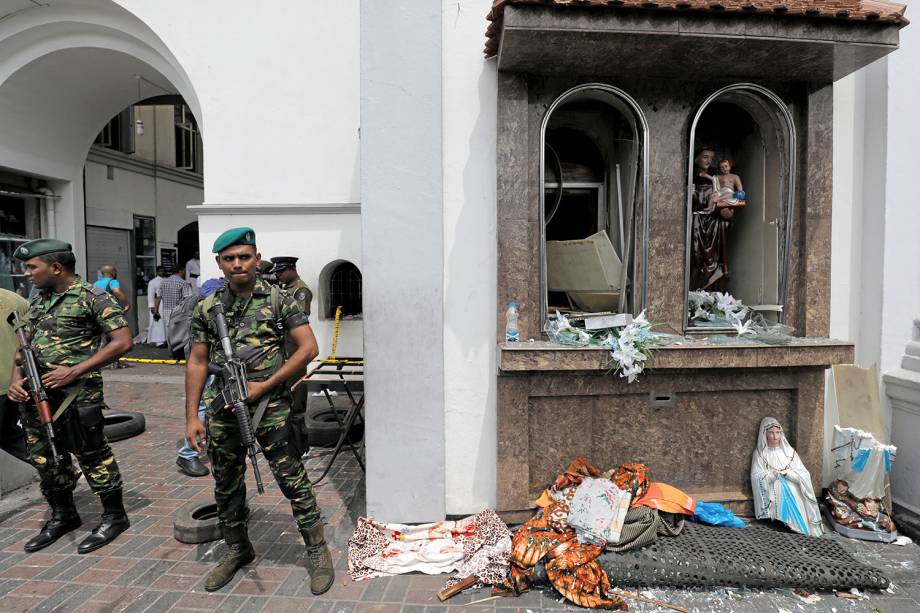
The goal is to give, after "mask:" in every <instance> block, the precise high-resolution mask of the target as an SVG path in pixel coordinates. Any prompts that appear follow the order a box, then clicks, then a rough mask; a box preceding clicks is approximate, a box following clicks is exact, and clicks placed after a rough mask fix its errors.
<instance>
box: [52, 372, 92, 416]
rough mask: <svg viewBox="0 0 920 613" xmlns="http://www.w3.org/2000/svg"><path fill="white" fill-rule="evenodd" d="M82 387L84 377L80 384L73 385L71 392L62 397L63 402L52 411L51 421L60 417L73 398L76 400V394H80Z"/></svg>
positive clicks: (84, 382) (84, 384) (84, 381)
mask: <svg viewBox="0 0 920 613" xmlns="http://www.w3.org/2000/svg"><path fill="white" fill-rule="evenodd" d="M84 387H86V379H81V380H80V384H79V385H77V387H75V388H74V389H73V391H72V392H70V393H69V394H67V397H66V398H64V402H62V403H61V406H59V407H58V409H57V411H55V412H54V415H53V416H52V417H51V421H52V422H55V421H57V420H58V417H60V416H61V415H62V414H63V413H64V411H66V410H67V407H69V406H70V405H71V404H72V403H73V401H74V400H76V398H77V396H78V395H79V394H80V392H82V391H83V388H84Z"/></svg>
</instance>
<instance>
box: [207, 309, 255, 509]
mask: <svg viewBox="0 0 920 613" xmlns="http://www.w3.org/2000/svg"><path fill="white" fill-rule="evenodd" d="M210 311H211V313H213V314H214V325H215V326H216V327H217V335H218V336H220V346H221V349H223V351H224V365H223V368H221V370H220V376H221V379H222V390H221V393H220V395H219V396H218V397H217V401H218V402H222V403H223V405H222V406H228V405H229V406H232V407H233V412H234V413H236V421H237V423H238V424H239V427H240V440H241V441H242V443H243V447H246V448H247V453H248V454H249V461H250V462H251V463H252V474H253V476H254V477H255V478H256V486H257V487H258V489H259V493H260V494H264V493H265V487H264V486H263V485H262V475H261V474H260V473H259V463H258V460H257V459H256V452H257V451H258V448H257V447H256V436H255V432H253V429H252V418H251V417H250V416H249V406H248V405H247V404H246V399H247V398H248V397H249V389H248V384H247V381H246V367H245V366H244V365H243V362H242V360H240V359H239V358H238V357H237V355H236V352H235V351H234V350H233V343H232V342H231V341H230V333H229V332H228V330H227V317H226V315H224V305H222V304H221V303H220V301H219V300H215V301H214V304H213V305H212V306H211V309H210Z"/></svg>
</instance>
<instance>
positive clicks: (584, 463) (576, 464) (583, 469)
mask: <svg viewBox="0 0 920 613" xmlns="http://www.w3.org/2000/svg"><path fill="white" fill-rule="evenodd" d="M600 474H601V471H599V470H598V469H597V468H595V467H594V466H593V465H592V464H591V463H590V462H588V460H586V459H584V458H583V457H581V456H579V457H577V458H575V459H574V460H572V461H571V462H569V465H568V467H567V468H566V469H565V472H564V473H562V474H561V475H559V476H557V477H556V480H555V481H554V482H553V490H554V491H557V492H558V491H559V490H563V489H565V488H567V487H568V486H570V485H580V484H581V481H582V479H584V478H585V477H597V476H598V475H600Z"/></svg>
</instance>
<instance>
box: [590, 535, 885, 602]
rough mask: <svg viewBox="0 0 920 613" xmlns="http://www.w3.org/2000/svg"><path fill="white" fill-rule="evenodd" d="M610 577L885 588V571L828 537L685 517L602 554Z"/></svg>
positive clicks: (643, 581) (649, 582) (682, 583)
mask: <svg viewBox="0 0 920 613" xmlns="http://www.w3.org/2000/svg"><path fill="white" fill-rule="evenodd" d="M598 562H600V564H601V566H603V567H604V569H605V570H606V571H607V575H608V576H609V577H610V582H611V583H612V584H613V585H617V586H620V585H622V586H627V585H628V586H643V587H655V586H657V587H666V586H667V587H712V586H734V587H743V586H746V587H790V588H808V589H813V590H818V589H822V590H834V589H849V588H854V587H855V588H859V589H868V588H872V589H885V588H887V587H888V579H887V578H885V576H884V575H882V573H881V572H879V571H877V570H875V569H874V568H872V567H870V566H866V565H865V564H862V563H860V562H858V561H856V560H855V559H854V558H853V557H852V556H850V555H849V554H848V553H847V552H846V551H845V550H844V549H843V548H842V547H841V546H840V545H839V544H838V543H836V542H834V540H832V539H829V538H819V537H809V536H802V535H800V534H793V533H789V532H779V531H776V530H774V529H772V528H769V527H766V526H760V525H756V524H754V525H750V526H748V527H746V528H724V527H714V526H704V525H700V524H695V523H692V522H686V524H685V526H684V530H683V531H682V532H681V533H680V534H679V535H678V536H674V537H658V539H657V540H656V541H655V542H654V543H652V544H651V545H647V546H646V547H643V548H642V549H638V550H634V551H628V552H624V553H612V552H606V553H604V554H602V555H601V556H600V558H598Z"/></svg>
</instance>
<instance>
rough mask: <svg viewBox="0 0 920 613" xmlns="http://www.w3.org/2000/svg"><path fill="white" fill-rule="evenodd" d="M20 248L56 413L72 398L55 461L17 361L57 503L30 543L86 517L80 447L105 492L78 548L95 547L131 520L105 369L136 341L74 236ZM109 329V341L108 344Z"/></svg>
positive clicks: (42, 542)
mask: <svg viewBox="0 0 920 613" xmlns="http://www.w3.org/2000/svg"><path fill="white" fill-rule="evenodd" d="M13 255H14V257H16V258H17V259H19V260H22V261H24V262H25V268H26V276H28V277H30V278H31V280H32V283H33V284H34V285H35V287H37V288H38V289H39V290H41V291H40V292H39V293H38V294H37V295H36V296H35V297H34V298H33V299H32V301H31V303H30V304H29V312H28V319H27V321H28V328H29V332H31V334H32V347H33V349H34V350H35V356H36V359H37V361H38V366H39V370H40V371H41V372H42V383H43V384H44V386H45V388H46V389H47V390H48V393H49V396H50V397H51V404H52V407H53V409H54V412H55V413H57V412H59V411H60V407H61V406H62V405H65V404H66V405H67V406H66V408H65V409H64V411H63V413H61V415H60V417H59V418H58V419H57V420H56V421H55V422H54V430H55V444H56V445H57V449H58V451H59V452H61V453H62V456H63V457H62V458H61V461H59V462H57V463H54V462H53V461H52V458H51V450H50V445H49V444H48V441H47V439H46V438H45V433H44V430H43V428H42V427H41V424H40V422H39V419H38V412H37V410H36V408H35V407H34V406H33V405H32V404H31V403H29V400H30V399H29V395H28V391H27V390H26V387H25V381H24V380H23V374H22V373H21V372H20V370H19V369H18V368H13V372H12V380H11V381H10V389H9V398H10V399H11V400H13V401H15V402H21V403H23V404H22V410H21V417H22V424H23V427H24V429H25V433H26V443H27V444H28V446H29V453H30V455H31V460H32V464H33V465H34V466H35V468H36V469H38V473H39V475H40V476H41V489H42V493H43V494H44V495H45V498H47V499H48V503H49V504H50V505H51V519H50V520H48V522H46V523H45V525H44V527H43V528H42V529H41V531H40V532H39V533H38V534H37V535H36V536H34V537H33V538H32V539H30V540H29V541H28V542H27V543H26V544H25V550H26V551H27V552H30V553H31V552H33V551H38V550H39V549H43V548H45V547H47V546H48V545H50V544H51V543H53V542H55V541H56V540H58V539H59V538H60V537H61V536H63V535H64V534H66V533H68V532H70V531H72V530H75V529H77V528H78V527H80V525H81V523H82V521H81V519H80V516H79V515H78V514H77V509H76V507H75V506H74V501H73V490H74V487H76V484H77V478H78V475H77V474H76V472H75V471H74V469H73V465H72V464H71V462H70V455H69V453H73V454H75V455H76V456H77V460H78V461H79V462H80V468H81V470H82V471H83V475H84V476H85V477H86V481H87V483H89V486H90V488H91V489H92V491H93V493H95V494H97V495H98V496H99V498H101V499H102V509H103V511H102V521H101V522H100V523H99V525H97V526H96V527H95V528H94V529H93V531H92V534H90V535H89V536H87V537H86V538H85V539H83V541H82V542H81V543H80V545H79V547H78V548H77V551H78V552H79V553H89V552H90V551H95V550H96V549H99V548H100V547H102V546H103V545H106V544H108V543H110V542H112V541H113V540H114V539H115V537H117V536H118V535H119V534H121V533H122V532H124V531H125V530H127V529H128V527H129V526H130V525H131V524H130V522H129V521H128V515H127V513H125V507H124V505H123V503H122V484H121V473H120V472H119V470H118V464H117V463H116V462H115V456H114V455H112V449H111V448H110V447H109V444H108V442H107V441H106V440H105V435H104V434H103V432H102V426H103V418H102V407H103V406H104V399H103V395H102V373H101V372H100V371H99V368H100V367H102V366H105V365H106V364H108V363H110V362H113V361H115V360H117V359H118V358H119V357H121V356H123V355H124V354H125V353H127V352H128V351H129V350H130V349H131V345H132V341H131V331H130V330H129V329H128V322H127V320H126V319H125V316H124V311H123V310H122V308H121V306H120V305H119V304H118V303H117V302H116V301H115V300H113V299H112V297H111V296H110V295H109V294H107V293H106V292H104V291H102V290H101V289H99V288H96V287H94V286H93V285H91V284H90V283H87V282H85V281H84V280H82V279H80V278H79V277H77V276H76V275H75V274H74V264H75V261H76V260H75V258H74V255H73V253H72V252H71V248H70V245H69V244H68V243H65V242H62V241H58V240H53V239H38V240H34V241H30V242H28V243H25V244H23V245H21V246H19V248H17V249H16V251H15V252H14V253H13ZM103 334H104V335H106V336H107V337H108V342H107V343H106V344H105V346H104V347H101V348H100V345H101V341H102V335H103Z"/></svg>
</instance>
